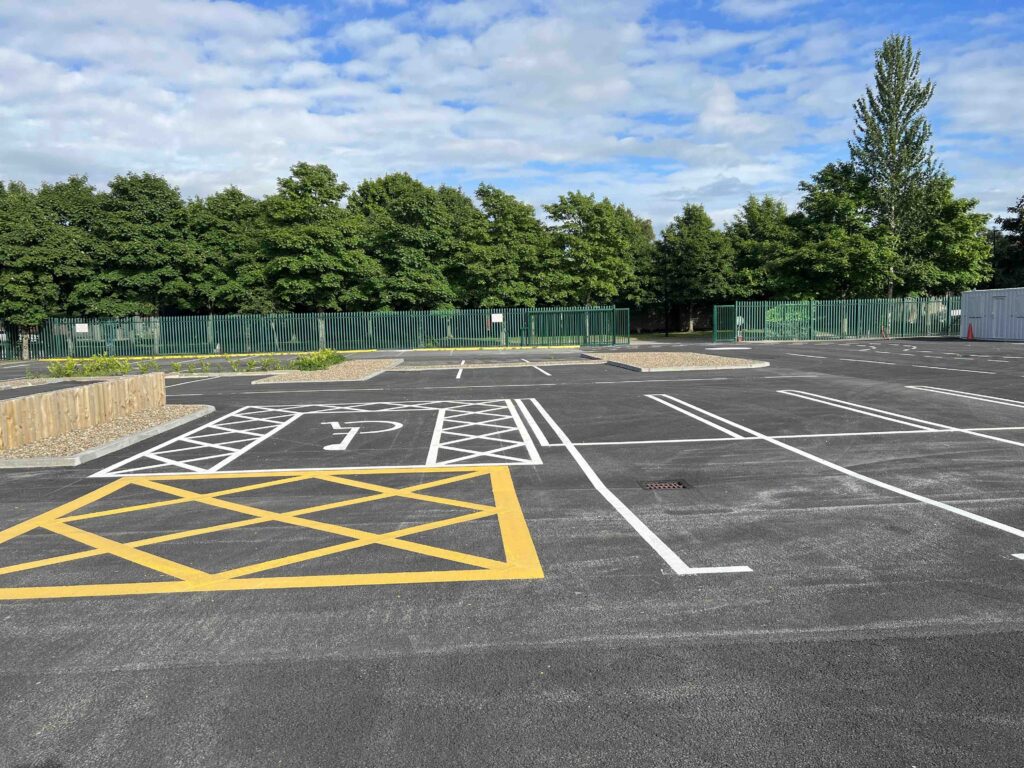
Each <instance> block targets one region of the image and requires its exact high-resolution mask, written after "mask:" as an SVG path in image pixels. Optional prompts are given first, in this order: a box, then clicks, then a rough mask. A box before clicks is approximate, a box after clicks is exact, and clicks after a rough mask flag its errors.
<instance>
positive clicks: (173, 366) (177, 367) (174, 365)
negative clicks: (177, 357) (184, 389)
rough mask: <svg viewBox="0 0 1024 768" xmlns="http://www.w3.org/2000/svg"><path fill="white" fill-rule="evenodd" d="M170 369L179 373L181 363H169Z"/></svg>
mask: <svg viewBox="0 0 1024 768" xmlns="http://www.w3.org/2000/svg"><path fill="white" fill-rule="evenodd" d="M171 371H172V372H174V373H181V363H171Z"/></svg>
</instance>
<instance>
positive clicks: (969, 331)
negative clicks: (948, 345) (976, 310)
mask: <svg viewBox="0 0 1024 768" xmlns="http://www.w3.org/2000/svg"><path fill="white" fill-rule="evenodd" d="M967 340H968V341H974V326H973V325H972V324H971V323H968V324H967Z"/></svg>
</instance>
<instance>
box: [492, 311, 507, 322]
mask: <svg viewBox="0 0 1024 768" xmlns="http://www.w3.org/2000/svg"><path fill="white" fill-rule="evenodd" d="M491 322H492V323H503V322H505V315H503V314H502V313H501V312H491Z"/></svg>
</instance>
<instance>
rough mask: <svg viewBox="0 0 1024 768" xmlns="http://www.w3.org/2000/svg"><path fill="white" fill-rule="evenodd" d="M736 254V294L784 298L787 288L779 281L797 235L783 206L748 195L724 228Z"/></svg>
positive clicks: (776, 201) (792, 252) (794, 245)
mask: <svg viewBox="0 0 1024 768" xmlns="http://www.w3.org/2000/svg"><path fill="white" fill-rule="evenodd" d="M726 232H728V234H729V239H730V240H731V241H732V246H733V251H734V252H735V254H736V269H737V277H736V294H737V295H738V296H744V295H747V296H751V297H760V298H783V297H785V296H786V294H787V290H788V287H787V285H786V284H785V281H781V284H780V280H779V273H780V270H783V269H785V267H784V265H786V264H791V263H792V260H793V255H794V250H795V249H796V247H797V232H796V230H795V229H794V228H793V226H792V223H791V221H790V217H789V212H788V211H787V210H786V204H785V203H784V202H782V201H781V200H779V199H778V198H775V197H772V196H771V195H765V196H764V197H762V198H757V197H754V196H753V195H751V196H750V197H748V198H747V200H746V202H745V203H744V204H743V206H742V207H741V208H740V210H739V212H738V213H737V214H736V216H735V217H733V220H732V221H731V222H730V223H729V224H728V225H727V227H726Z"/></svg>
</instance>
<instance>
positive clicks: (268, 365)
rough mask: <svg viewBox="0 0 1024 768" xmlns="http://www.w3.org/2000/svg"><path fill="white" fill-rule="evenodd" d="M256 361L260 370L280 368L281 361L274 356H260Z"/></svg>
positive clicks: (276, 369)
mask: <svg viewBox="0 0 1024 768" xmlns="http://www.w3.org/2000/svg"><path fill="white" fill-rule="evenodd" d="M256 363H257V365H258V366H259V369H260V370H261V371H279V370H281V362H280V361H279V360H278V359H277V358H276V357H261V358H260V359H259V360H257V361H256Z"/></svg>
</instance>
